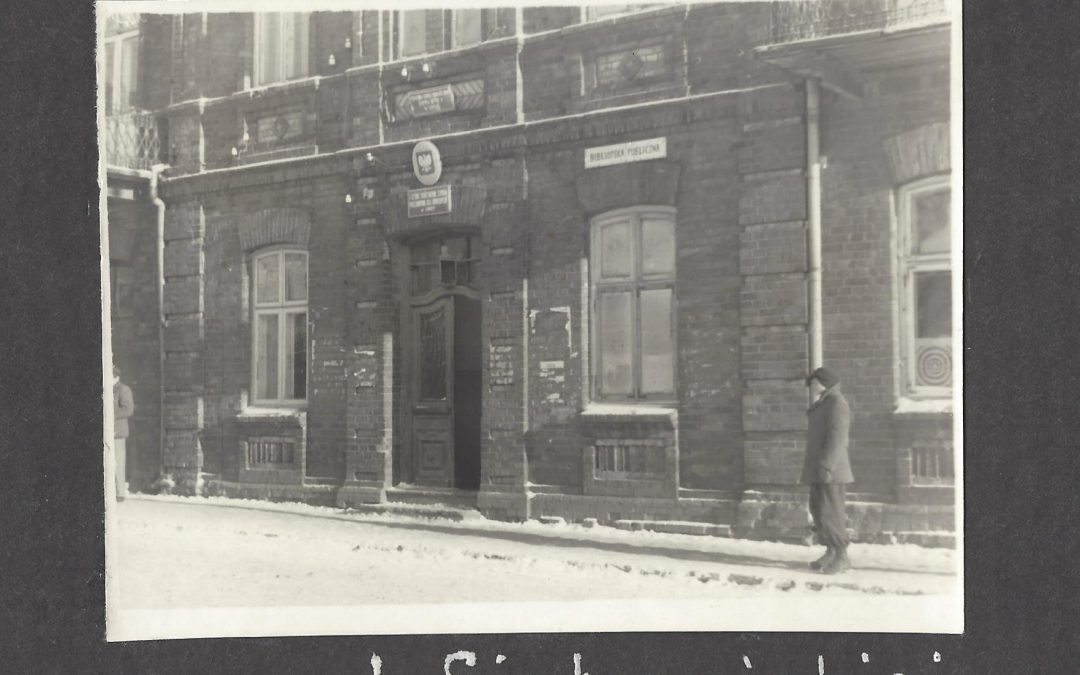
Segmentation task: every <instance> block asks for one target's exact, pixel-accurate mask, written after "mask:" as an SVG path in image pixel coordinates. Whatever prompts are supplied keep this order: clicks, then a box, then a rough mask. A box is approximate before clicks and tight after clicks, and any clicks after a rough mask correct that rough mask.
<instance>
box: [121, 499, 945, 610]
mask: <svg viewBox="0 0 1080 675" xmlns="http://www.w3.org/2000/svg"><path fill="white" fill-rule="evenodd" d="M129 500H137V501H147V502H157V503H175V504H189V505H192V506H196V505H198V506H203V507H206V506H212V507H218V508H221V509H244V510H249V511H257V512H263V513H267V514H272V513H282V514H290V515H293V516H304V517H311V518H319V519H324V520H330V521H339V522H340V521H345V522H355V523H364V524H367V525H375V526H380V527H385V528H392V529H397V530H401V531H402V534H403V535H405V534H406V533H407V534H408V535H409V539H411V540H416V538H417V537H418V536H419V537H421V538H422V535H423V532H425V531H426V532H430V533H432V535H433V536H434V535H435V534H438V535H442V536H444V537H445V536H446V535H458V536H459V537H460V538H461V539H462V543H463V545H467V547H469V548H470V549H471V550H472V551H473V553H475V556H476V557H481V556H486V555H493V556H497V555H499V554H497V553H491V554H489V553H487V552H486V551H485V550H484V549H483V542H484V541H485V540H487V541H489V542H490V543H491V546H492V550H503V549H504V548H505V547H506V546H508V545H509V546H513V550H514V551H527V554H525V555H527V556H528V557H530V558H537V559H548V560H553V561H554V560H558V561H562V562H563V563H564V564H566V565H569V566H571V567H579V568H590V569H605V570H614V571H619V572H623V573H627V574H632V573H637V574H640V575H645V576H650V575H657V576H664V577H667V576H670V575H678V576H689V577H694V578H696V579H697V580H698V581H700V582H702V583H703V584H710V585H722V586H734V587H743V588H746V589H747V590H749V589H750V588H757V589H767V588H775V589H779V590H782V591H792V590H797V591H801V592H805V591H821V590H823V589H835V590H841V589H843V590H846V591H849V592H857V593H870V594H885V593H888V594H899V595H923V594H942V593H948V592H950V591H952V590H953V589H954V588H955V585H956V582H957V576H956V568H957V561H958V556H957V552H956V551H953V550H949V549H925V548H922V547H919V546H915V545H911V544H905V545H877V544H853V545H852V546H851V548H850V549H849V553H850V555H851V558H852V562H853V565H854V566H855V568H854V569H853V570H852V571H851V572H849V573H847V574H844V575H840V576H835V577H833V576H825V575H821V574H819V573H816V572H813V571H812V570H810V569H808V568H807V565H806V563H807V562H808V561H809V560H812V559H814V558H816V557H817V556H818V555H820V552H821V551H820V550H819V548H817V547H806V546H798V545H792V544H781V543H774V542H760V541H747V540H740V539H725V538H717V537H702V536H693V535H679V534H666V533H658V532H649V531H625V530H619V529H615V528H610V527H604V526H595V527H591V528H587V527H584V526H581V525H574V524H566V523H559V524H541V523H539V522H536V521H530V522H526V523H508V522H502V521H493V520H486V519H483V518H478V519H475V520H473V519H470V520H466V521H452V520H448V519H431V518H421V517H410V516H404V515H400V514H385V513H378V514H377V513H357V512H353V511H348V510H342V509H336V508H332V507H325V506H311V505H308V504H299V503H274V502H265V501H259V500H242V499H230V498H225V497H177V496H150V495H132V496H130V497H129ZM465 540H467V541H465Z"/></svg>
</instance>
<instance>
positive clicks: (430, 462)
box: [412, 295, 454, 486]
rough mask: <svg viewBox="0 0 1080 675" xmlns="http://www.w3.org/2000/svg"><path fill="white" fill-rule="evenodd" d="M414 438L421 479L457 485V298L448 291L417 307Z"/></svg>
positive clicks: (414, 324) (415, 463)
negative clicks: (455, 451) (455, 482)
mask: <svg viewBox="0 0 1080 675" xmlns="http://www.w3.org/2000/svg"><path fill="white" fill-rule="evenodd" d="M412 335H413V345H412V347H413V348H412V352H413V354H412V356H413V358H412V363H413V369H412V370H413V373H414V377H413V378H412V379H413V382H412V385H413V386H412V389H413V392H414V395H413V397H412V398H413V405H412V439H413V443H412V444H413V467H414V470H415V480H416V482H417V483H418V484H420V485H440V486H452V485H453V477H454V415H453V412H454V382H453V373H454V302H453V296H451V295H445V296H442V297H440V298H437V299H435V300H433V301H431V302H429V303H427V304H425V305H419V306H414V307H413V308H412Z"/></svg>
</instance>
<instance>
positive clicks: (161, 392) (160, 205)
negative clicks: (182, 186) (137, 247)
mask: <svg viewBox="0 0 1080 675" xmlns="http://www.w3.org/2000/svg"><path fill="white" fill-rule="evenodd" d="M166 168H168V165H166V164H155V165H154V166H152V167H151V168H150V201H151V202H153V204H154V207H155V208H156V209H157V240H156V244H157V309H158V399H159V400H158V404H159V405H158V454H159V457H160V460H159V467H158V473H159V474H160V473H163V472H164V470H165V202H164V201H162V199H161V196H160V195H158V179H159V178H160V176H161V172H162V171H164V170H165V169H166Z"/></svg>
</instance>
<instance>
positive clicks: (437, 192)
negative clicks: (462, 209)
mask: <svg viewBox="0 0 1080 675" xmlns="http://www.w3.org/2000/svg"><path fill="white" fill-rule="evenodd" d="M450 195H451V192H450V186H449V185H440V186H438V187H430V188H420V189H419V190H409V195H408V200H407V205H408V211H409V217H410V218H419V217H421V216H436V215H440V214H444V213H450V210H451V209H452V208H453V206H452V204H451V200H450Z"/></svg>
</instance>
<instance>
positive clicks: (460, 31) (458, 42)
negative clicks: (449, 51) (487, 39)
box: [450, 9, 484, 47]
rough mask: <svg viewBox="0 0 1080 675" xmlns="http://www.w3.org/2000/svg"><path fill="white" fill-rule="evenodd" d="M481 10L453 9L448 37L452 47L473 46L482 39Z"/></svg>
mask: <svg viewBox="0 0 1080 675" xmlns="http://www.w3.org/2000/svg"><path fill="white" fill-rule="evenodd" d="M482 19H483V10H480V9H455V10H453V12H452V20H451V25H452V28H451V30H450V35H451V36H452V40H451V42H452V46H453V47H467V46H469V45H475V44H477V43H479V42H480V41H482V40H483V39H484V36H483V20H482Z"/></svg>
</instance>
